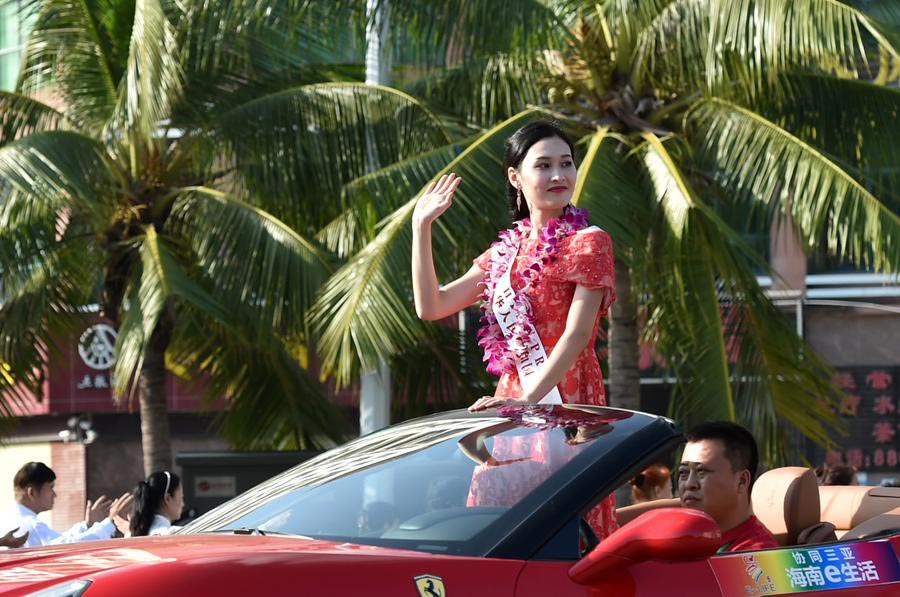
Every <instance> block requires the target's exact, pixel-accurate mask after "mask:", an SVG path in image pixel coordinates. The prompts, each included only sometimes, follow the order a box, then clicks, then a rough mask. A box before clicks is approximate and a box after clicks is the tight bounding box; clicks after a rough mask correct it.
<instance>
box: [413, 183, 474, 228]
mask: <svg viewBox="0 0 900 597" xmlns="http://www.w3.org/2000/svg"><path fill="white" fill-rule="evenodd" d="M460 182H462V179H461V178H460V177H459V176H457V175H456V174H452V173H451V174H445V175H443V176H441V177H440V178H439V179H438V180H436V181H432V182H431V184H429V185H428V188H427V189H425V194H424V195H422V196H421V197H419V201H418V202H416V209H415V211H414V212H413V222H414V223H419V224H431V223H432V222H434V221H435V220H436V219H438V218H439V217H440V216H441V214H443V213H444V212H445V211H447V210H448V209H450V206H451V205H453V194H454V193H455V192H456V188H457V187H459V183H460Z"/></svg>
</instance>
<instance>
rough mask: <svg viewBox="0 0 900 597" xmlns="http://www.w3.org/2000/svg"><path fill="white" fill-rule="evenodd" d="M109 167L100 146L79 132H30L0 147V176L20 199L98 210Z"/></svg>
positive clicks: (106, 182)
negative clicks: (100, 191)
mask: <svg viewBox="0 0 900 597" xmlns="http://www.w3.org/2000/svg"><path fill="white" fill-rule="evenodd" d="M110 178H111V169H110V165H109V162H107V160H106V158H105V156H104V154H103V150H102V148H101V147H100V146H99V144H98V143H97V142H95V141H94V140H93V139H90V138H88V137H85V136H83V135H80V134H78V133H73V132H66V131H46V132H40V133H33V134H31V135H28V136H26V137H24V138H22V139H19V140H17V141H13V142H12V143H8V144H7V145H4V146H3V147H0V179H3V180H5V181H7V182H8V183H11V184H12V185H13V186H15V187H16V188H17V189H18V190H19V191H20V192H21V199H22V200H23V201H25V200H32V201H36V200H40V201H50V202H54V203H57V204H59V203H62V204H68V205H73V206H80V207H88V208H91V207H92V208H96V209H100V208H101V207H102V205H103V203H105V202H106V201H108V200H109V198H108V197H106V196H104V195H103V194H101V193H99V192H98V191H99V190H101V189H103V188H104V187H106V186H108V185H109V183H110Z"/></svg>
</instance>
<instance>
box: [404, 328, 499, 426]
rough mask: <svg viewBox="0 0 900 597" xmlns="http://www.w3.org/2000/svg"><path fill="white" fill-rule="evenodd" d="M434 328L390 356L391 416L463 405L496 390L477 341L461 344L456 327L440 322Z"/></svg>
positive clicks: (409, 414)
mask: <svg viewBox="0 0 900 597" xmlns="http://www.w3.org/2000/svg"><path fill="white" fill-rule="evenodd" d="M434 331H435V333H434V335H432V336H427V337H425V338H423V340H422V342H420V343H419V344H418V345H416V346H414V347H412V348H410V349H408V350H405V351H403V352H402V353H400V354H398V355H395V356H394V358H393V359H391V362H390V365H391V420H394V421H404V420H407V419H411V418H413V417H419V416H422V415H425V414H429V413H433V412H437V411H442V410H450V409H454V408H462V407H465V406H468V405H469V404H472V402H474V401H475V400H476V399H478V398H481V397H482V396H487V395H490V394H493V392H494V386H495V379H494V378H492V377H491V376H490V375H488V373H487V372H486V371H485V369H484V366H483V364H482V360H481V349H480V347H478V346H477V345H475V343H474V342H472V346H471V347H470V346H461V341H462V340H461V338H460V330H459V329H458V328H456V327H449V326H443V325H441V326H436V328H435V330H434ZM470 337H472V336H470ZM470 349H474V350H470ZM470 352H471V353H477V354H469V353H470Z"/></svg>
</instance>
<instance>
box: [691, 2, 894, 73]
mask: <svg viewBox="0 0 900 597" xmlns="http://www.w3.org/2000/svg"><path fill="white" fill-rule="evenodd" d="M710 20H711V23H712V28H711V30H710V37H709V39H710V49H712V50H714V51H711V52H709V53H708V54H707V59H706V68H707V75H708V77H715V76H716V73H718V72H720V69H719V67H718V66H717V63H719V64H721V59H722V57H723V55H724V54H727V53H728V52H729V51H734V52H736V53H737V55H738V56H741V57H742V60H744V61H747V62H748V66H749V68H750V69H751V71H752V72H754V73H756V74H757V75H763V74H765V75H768V76H770V77H775V76H777V75H778V74H780V73H782V72H784V71H786V70H790V69H795V68H797V67H811V68H817V69H823V70H825V71H827V72H832V73H839V74H844V73H849V74H851V75H852V76H860V77H863V76H867V75H868V76H874V73H871V72H868V71H869V64H871V63H872V62H876V61H877V56H878V52H879V51H884V52H887V54H888V55H889V56H890V57H891V59H892V60H895V61H896V60H898V59H900V52H898V48H897V46H895V45H894V43H892V42H891V40H890V39H888V38H887V37H885V36H884V35H883V34H882V33H881V31H880V29H879V27H876V26H875V25H874V24H873V21H872V19H870V18H869V17H867V16H866V15H865V14H864V13H862V12H860V11H859V10H857V9H856V8H853V7H852V6H848V5H846V4H843V3H841V2H838V1H837V0H803V1H798V2H782V1H781V0H715V1H714V2H712V7H711V16H710ZM867 42H871V44H872V46H869V47H867ZM872 47H874V48H876V50H875V51H874V52H873V50H872Z"/></svg>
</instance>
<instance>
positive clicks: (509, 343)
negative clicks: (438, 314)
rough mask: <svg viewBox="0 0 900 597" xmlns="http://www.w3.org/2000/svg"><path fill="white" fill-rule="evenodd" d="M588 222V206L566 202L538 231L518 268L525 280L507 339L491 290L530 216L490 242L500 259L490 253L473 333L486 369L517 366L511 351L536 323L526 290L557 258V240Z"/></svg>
mask: <svg viewBox="0 0 900 597" xmlns="http://www.w3.org/2000/svg"><path fill="white" fill-rule="evenodd" d="M587 225H588V218H587V210H584V209H579V208H577V207H573V206H567V207H566V208H565V210H564V211H563V215H562V216H561V217H559V218H553V219H551V220H550V221H549V222H547V225H546V226H544V228H543V229H542V230H541V231H540V232H539V233H538V246H537V249H536V250H535V251H534V253H533V254H532V255H527V256H526V257H525V259H524V260H523V261H522V262H521V264H520V268H519V270H518V271H519V275H520V276H521V277H522V280H523V282H524V284H523V286H522V288H521V289H519V290H518V291H517V292H516V293H515V298H514V299H513V304H512V307H511V309H512V312H513V313H514V314H515V318H514V321H513V324H512V325H511V326H510V332H511V338H510V339H509V340H507V338H506V336H504V335H503V330H502V329H501V328H500V324H499V323H497V318H496V316H495V315H494V310H493V308H492V304H493V298H494V291H495V289H496V288H497V284H499V282H500V280H502V279H503V276H504V275H505V274H506V268H507V267H512V262H513V259H512V258H511V256H512V255H515V254H517V253H518V251H519V246H520V245H521V243H522V240H523V239H525V238H528V235H529V234H530V233H531V220H530V219H529V218H524V219H522V220H519V221H518V222H516V225H515V227H513V228H510V229H509V230H504V231H503V232H501V233H500V240H498V241H496V242H495V243H494V244H493V245H491V247H492V248H497V249H498V251H497V253H498V254H499V257H500V259H499V260H497V259H494V256H493V254H492V255H491V260H490V262H489V264H488V271H487V275H486V276H485V279H484V291H483V292H482V295H481V298H482V300H483V302H482V303H481V324H482V327H481V329H480V330H478V334H477V336H476V337H477V338H478V345H479V346H481V348H483V349H484V359H483V360H484V361H486V362H487V370H488V373H490V374H492V375H502V374H503V373H508V372H509V373H511V372H513V371H515V370H516V361H515V353H514V352H513V351H514V350H515V349H521V348H522V347H523V346H525V344H526V342H527V341H528V338H529V337H530V336H531V333H532V330H534V329H535V325H536V322H535V319H534V312H533V311H532V308H531V303H530V302H529V300H528V295H529V292H530V291H531V289H532V288H533V287H534V286H535V285H536V284H537V283H538V281H539V280H540V278H541V273H542V271H543V269H544V266H545V265H547V264H548V263H550V262H551V261H552V260H554V259H555V258H556V254H557V252H558V251H559V244H560V241H562V239H564V238H566V237H567V236H571V235H573V234H575V233H576V232H578V231H579V230H581V229H582V228H585V227H587Z"/></svg>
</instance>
